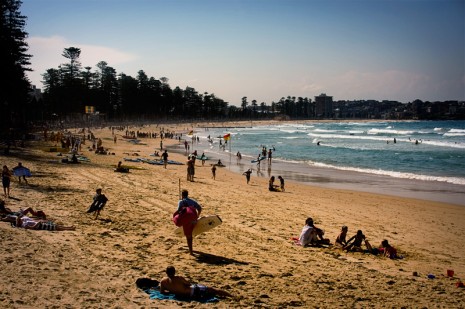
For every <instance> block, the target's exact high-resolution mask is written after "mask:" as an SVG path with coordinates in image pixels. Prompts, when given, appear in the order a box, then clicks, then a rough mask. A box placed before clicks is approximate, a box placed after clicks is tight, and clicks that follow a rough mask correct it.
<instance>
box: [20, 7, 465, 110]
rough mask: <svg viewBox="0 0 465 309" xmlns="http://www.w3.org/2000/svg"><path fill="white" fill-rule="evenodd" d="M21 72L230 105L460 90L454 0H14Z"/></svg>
mask: <svg viewBox="0 0 465 309" xmlns="http://www.w3.org/2000/svg"><path fill="white" fill-rule="evenodd" d="M21 13H22V14H23V15H25V16H27V18H28V19H27V25H26V31H27V32H28V33H29V38H28V44H29V53H30V54H32V55H33V58H32V59H31V62H32V65H31V68H32V69H33V70H34V72H32V73H30V74H29V77H30V79H31V81H32V82H33V84H35V85H36V86H37V87H38V88H41V87H42V83H41V81H42V76H41V74H43V73H44V72H45V71H46V70H47V69H49V68H58V66H59V65H60V64H62V63H65V62H66V58H64V57H63V56H61V54H62V52H63V49H64V48H67V47H71V46H73V47H79V48H81V62H82V65H83V67H85V66H90V67H92V68H93V70H96V64H97V63H98V62H99V61H106V62H107V63H108V65H109V66H112V67H113V68H115V70H116V71H117V73H118V74H119V73H125V74H126V75H131V76H133V77H137V72H138V71H139V70H144V71H145V73H146V74H147V75H148V76H151V77H152V76H153V77H155V78H160V77H167V78H168V79H169V84H170V86H171V87H172V88H174V87H176V86H179V87H181V88H182V89H184V88H185V87H186V86H189V87H194V88H195V89H196V90H197V91H198V92H200V93H203V92H208V93H214V94H215V95H216V96H217V97H219V98H222V99H224V100H225V101H227V102H229V104H231V105H240V102H241V99H242V97H244V96H246V97H247V98H248V101H249V102H250V101H252V100H257V102H258V103H261V102H265V103H267V104H268V105H269V104H271V102H272V101H278V100H279V99H280V98H281V97H287V96H296V97H309V98H311V99H313V98H314V96H316V95H319V94H320V93H326V94H327V95H331V96H333V98H334V100H344V99H347V100H353V99H354V100H357V99H375V100H398V101H401V102H410V101H413V100H415V99H421V100H425V101H426V100H430V101H435V100H440V101H443V100H465V1H464V0H458V1H455V0H369V1H368V0H302V1H301V0H162V1H161V0H23V5H22V7H21Z"/></svg>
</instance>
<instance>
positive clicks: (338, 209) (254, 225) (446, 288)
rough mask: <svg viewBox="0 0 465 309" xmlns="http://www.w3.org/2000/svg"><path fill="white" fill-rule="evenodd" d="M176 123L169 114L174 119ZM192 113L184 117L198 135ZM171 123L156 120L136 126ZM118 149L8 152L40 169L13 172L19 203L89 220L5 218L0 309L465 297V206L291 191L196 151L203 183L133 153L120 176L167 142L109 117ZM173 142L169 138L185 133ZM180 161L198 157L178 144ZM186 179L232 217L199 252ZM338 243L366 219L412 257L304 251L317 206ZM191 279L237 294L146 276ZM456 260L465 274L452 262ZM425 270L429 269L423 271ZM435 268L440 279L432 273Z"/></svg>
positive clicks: (388, 302)
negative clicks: (43, 224) (21, 223)
mask: <svg viewBox="0 0 465 309" xmlns="http://www.w3.org/2000/svg"><path fill="white" fill-rule="evenodd" d="M167 127H169V125H165V128H167ZM189 128H190V127H189V124H183V125H182V126H177V127H175V126H174V125H172V126H171V129H173V130H176V131H177V132H184V133H185V132H186V131H187V130H188V129H189ZM132 129H133V130H137V129H139V130H141V131H144V132H147V131H153V132H158V130H159V129H158V128H155V127H147V126H145V127H143V128H136V127H134V128H132ZM92 131H93V132H94V134H95V136H96V137H100V138H102V140H103V146H104V147H105V148H109V151H110V152H111V153H114V155H97V154H95V153H93V152H91V151H88V150H87V147H89V146H90V143H89V142H88V141H87V143H86V144H85V145H83V148H82V153H83V154H84V155H85V156H87V157H88V158H89V159H90V162H83V163H81V164H77V165H74V164H63V163H60V160H61V157H58V156H57V153H53V152H44V151H42V150H40V149H39V148H38V147H39V146H44V145H52V146H53V144H52V143H51V142H48V143H47V144H44V142H29V143H27V147H26V148H24V149H23V148H17V149H12V153H11V154H10V155H9V156H2V157H1V163H2V165H4V164H6V165H7V166H8V167H10V168H11V167H13V166H15V165H16V164H17V162H22V163H23V165H24V166H26V167H28V168H30V170H31V172H32V174H33V177H31V178H29V185H26V184H24V183H22V184H19V183H18V181H17V179H16V178H13V180H12V184H11V195H12V197H13V198H10V199H7V207H9V208H11V209H13V210H17V209H19V208H26V207H33V208H34V209H40V210H43V211H45V212H46V214H47V215H48V216H49V217H50V218H51V219H54V220H56V221H57V222H61V223H63V224H65V225H75V226H76V231H65V232H48V231H33V230H25V229H19V228H13V227H11V226H10V225H9V224H8V223H4V222H1V223H0V239H1V244H2V250H1V253H0V260H1V261H2V271H1V273H0V282H2V288H1V289H0V307H2V308H169V307H176V306H183V307H189V308H204V307H215V308H231V307H266V308H278V307H279V308H284V307H300V306H301V307H304V308H333V307H353V308H361V307H383V308H385V307H388V308H401V307H405V308H423V307H424V308H438V307H439V308H463V307H464V304H465V289H463V288H457V287H456V285H455V283H456V282H457V280H458V279H459V278H462V279H463V280H465V257H464V255H463V253H464V250H463V248H464V245H465V242H464V240H463V238H462V237H463V235H465V220H464V218H465V207H463V206H458V205H450V204H444V203H439V202H429V201H424V200H416V199H411V198H402V197H395V196H388V195H380V194H372V193H363V192H357V191H349V190H337V189H327V188H321V187H313V186H308V185H304V184H300V183H297V182H292V181H290V180H288V181H287V182H286V192H269V191H268V188H267V185H268V181H267V179H266V178H263V177H254V176H252V179H251V183H250V184H249V185H247V184H246V180H245V176H242V175H240V174H239V173H233V172H231V171H230V170H228V169H227V168H218V169H217V176H216V180H213V179H212V177H211V169H210V163H213V162H210V161H207V163H206V164H205V166H203V167H202V166H201V163H200V161H197V162H196V173H195V182H186V165H168V168H167V169H164V168H163V166H158V165H150V164H147V163H135V162H124V161H123V165H126V166H132V167H135V168H134V169H131V170H130V173H115V172H114V167H115V166H116V164H117V163H118V161H122V159H123V158H124V157H137V156H131V155H130V154H135V153H137V154H139V156H138V157H145V158H150V157H149V154H150V153H153V150H154V149H157V150H159V145H160V140H159V139H148V138H143V139H141V141H142V142H143V143H144V144H145V145H134V144H131V143H129V142H128V141H127V140H125V139H124V138H122V136H121V135H122V134H123V132H117V134H118V135H117V137H118V138H117V142H116V144H115V143H114V142H113V139H112V133H111V131H110V130H109V129H108V128H104V129H93V130H92ZM177 143H178V142H177V141H176V140H170V139H166V140H165V141H164V145H165V146H168V147H169V146H170V144H171V145H174V144H177ZM169 156H170V157H169V159H172V160H176V161H181V162H185V161H186V157H185V156H183V155H181V154H178V153H174V152H171V151H169ZM179 182H181V187H182V188H186V189H188V190H189V196H190V197H191V198H194V199H196V200H197V201H198V202H199V203H200V204H201V205H202V206H203V211H202V214H204V215H209V214H217V215H219V216H220V217H221V218H222V220H223V224H222V225H221V226H219V227H217V228H215V229H214V230H212V231H210V232H207V233H204V234H202V235H200V236H198V237H197V238H195V239H194V251H195V255H194V256H190V255H189V254H188V250H187V245H186V240H185V239H184V238H179V237H176V236H175V235H174V233H173V231H174V229H175V226H174V224H173V223H172V221H171V216H172V213H173V212H174V211H175V209H176V207H177V202H178V199H179ZM96 188H102V189H103V193H104V194H105V195H106V196H107V197H108V199H109V201H108V203H107V205H106V207H105V209H104V210H103V211H102V213H101V215H100V217H99V218H98V219H97V220H94V216H93V215H91V214H86V210H87V208H88V207H89V205H90V203H91V202H92V196H93V195H94V193H95V189H96ZM309 216H311V217H313V219H314V221H315V225H317V226H318V227H321V228H323V229H324V230H325V232H326V234H325V236H326V237H328V238H329V239H330V240H331V242H334V240H335V238H336V236H337V235H338V233H339V231H340V228H341V226H342V225H347V226H348V227H349V233H348V236H352V235H353V234H355V233H356V231H357V230H358V229H361V230H363V232H364V234H365V235H366V236H367V239H368V240H369V241H370V242H371V244H372V245H375V246H377V245H379V244H380V243H381V241H382V240H383V239H388V240H389V242H390V243H391V244H392V245H393V246H394V247H396V248H397V250H398V252H399V254H401V255H403V256H404V258H403V259H399V260H390V259H387V258H384V257H380V256H374V255H371V254H363V253H346V252H343V251H341V250H338V249H336V248H315V247H311V248H303V247H301V246H297V245H295V244H294V243H293V241H291V237H298V236H299V234H300V231H301V229H302V227H303V225H304V223H305V219H306V218H307V217H309ZM169 265H173V266H175V267H176V269H177V274H178V275H182V276H185V277H186V278H187V279H189V280H191V281H192V282H198V283H204V284H206V285H210V286H214V287H217V288H222V289H225V290H227V291H229V292H230V293H231V294H233V295H235V296H236V297H235V298H234V299H222V300H220V301H219V302H218V303H216V304H213V305H212V304H202V303H198V302H178V301H172V300H163V301H161V300H150V299H149V297H148V295H147V294H145V293H144V292H143V291H141V290H139V289H138V288H137V287H136V285H135V281H136V279H137V278H140V277H150V278H153V279H157V280H159V279H161V277H163V276H164V271H165V269H166V267H167V266H169ZM448 269H453V270H454V271H455V275H454V277H452V278H449V277H447V276H446V271H447V270H448ZM413 272H417V273H418V276H413V275H412V274H413ZM428 274H434V276H435V278H434V279H428V278H427V275H428Z"/></svg>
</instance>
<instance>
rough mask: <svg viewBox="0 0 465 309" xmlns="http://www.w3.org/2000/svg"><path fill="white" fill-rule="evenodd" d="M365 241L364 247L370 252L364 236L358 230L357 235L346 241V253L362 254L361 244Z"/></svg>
mask: <svg viewBox="0 0 465 309" xmlns="http://www.w3.org/2000/svg"><path fill="white" fill-rule="evenodd" d="M363 241H365V246H366V247H367V250H368V251H370V252H371V251H372V250H373V248H372V247H371V245H370V243H369V242H368V240H367V239H366V237H365V235H363V232H362V230H358V231H357V234H355V235H354V236H352V237H351V238H350V239H349V240H348V241H347V245H346V246H345V247H344V249H345V250H347V252H349V251H357V252H363V250H362V242H363Z"/></svg>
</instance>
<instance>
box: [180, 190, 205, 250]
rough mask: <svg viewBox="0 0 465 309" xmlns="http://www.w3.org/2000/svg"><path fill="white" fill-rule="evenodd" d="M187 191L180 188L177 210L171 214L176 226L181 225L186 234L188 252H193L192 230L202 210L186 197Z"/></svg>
mask: <svg viewBox="0 0 465 309" xmlns="http://www.w3.org/2000/svg"><path fill="white" fill-rule="evenodd" d="M188 195H189V192H188V191H187V190H182V193H181V196H182V199H181V200H180V201H179V203H178V210H176V212H175V213H174V214H173V222H174V224H176V226H182V228H183V231H184V235H185V236H186V240H187V246H188V247H189V253H190V254H191V255H193V254H194V251H193V250H192V231H193V230H194V227H195V224H196V223H197V219H198V217H199V216H200V213H201V212H202V207H201V206H200V205H199V203H197V202H196V201H195V200H193V199H190V198H189V197H188Z"/></svg>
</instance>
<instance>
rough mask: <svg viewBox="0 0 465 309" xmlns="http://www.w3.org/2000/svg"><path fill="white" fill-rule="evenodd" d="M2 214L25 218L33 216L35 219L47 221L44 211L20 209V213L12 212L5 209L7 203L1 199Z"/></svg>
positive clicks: (0, 212)
mask: <svg viewBox="0 0 465 309" xmlns="http://www.w3.org/2000/svg"><path fill="white" fill-rule="evenodd" d="M0 214H1V215H12V216H19V215H21V216H25V215H27V214H31V215H32V216H34V217H38V218H42V219H45V218H46V217H47V216H46V215H45V213H44V212H43V211H42V210H37V211H35V210H34V209H32V208H31V207H28V208H26V209H24V210H23V209H20V210H18V211H12V210H11V209H10V208H8V207H5V201H4V200H1V199H0Z"/></svg>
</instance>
